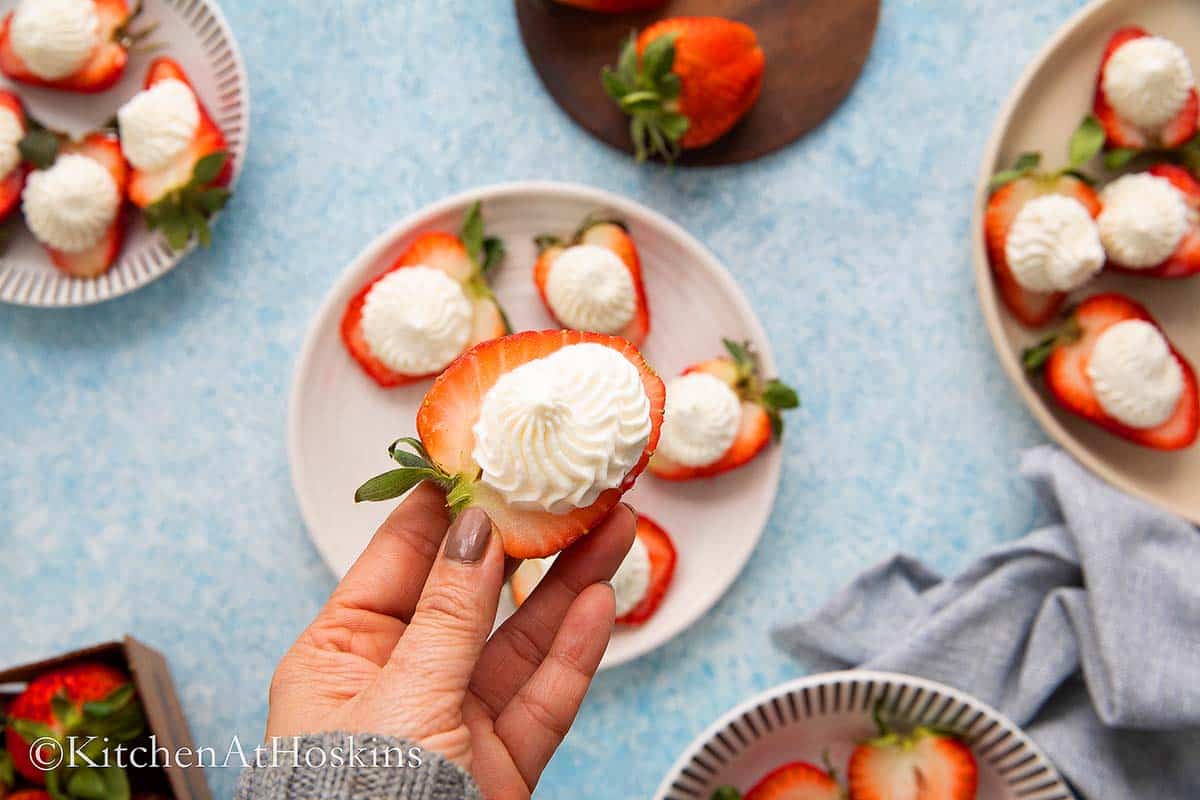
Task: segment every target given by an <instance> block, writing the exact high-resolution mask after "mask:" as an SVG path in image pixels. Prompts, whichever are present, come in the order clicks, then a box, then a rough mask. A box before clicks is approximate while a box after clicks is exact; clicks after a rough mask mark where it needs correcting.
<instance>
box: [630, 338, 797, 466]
mask: <svg viewBox="0 0 1200 800" xmlns="http://www.w3.org/2000/svg"><path fill="white" fill-rule="evenodd" d="M725 348H726V350H727V351H728V353H729V355H727V356H721V357H719V358H714V359H711V360H709V361H705V362H702V363H700V364H696V365H695V366H692V367H688V368H687V369H686V370H684V372H683V375H682V376H681V377H679V378H676V379H674V380H673V381H671V383H670V384H669V385H668V386H667V405H666V414H665V419H664V421H663V430H662V437H661V439H660V441H659V445H658V450H657V452H655V454H654V458H652V459H651V460H650V471H651V472H652V473H653V474H654V475H655V476H657V477H659V478H665V479H667V480H676V481H681V480H690V479H692V478H705V477H709V476H712V475H719V474H721V473H722V472H728V471H729V470H731V469H736V468H737V467H740V466H742V465H743V464H746V463H748V462H749V461H750V460H751V459H753V458H754V457H755V456H756V455H758V454H759V453H760V452H762V450H763V449H764V448H765V447H766V446H767V444H768V443H769V442H770V441H771V440H772V439H773V438H774V439H778V438H779V437H780V436H782V435H783V416H782V412H783V411H785V410H787V409H790V408H796V407H797V406H799V405H800V399H799V397H798V396H797V395H796V392H795V390H794V389H792V388H791V387H789V386H787V385H786V384H784V383H783V382H782V381H779V380H777V379H774V378H771V379H766V378H764V377H763V375H762V373H761V370H760V368H759V363H758V357H757V356H756V355H755V354H754V352H753V351H752V350H750V347H749V345H745V344H738V343H737V342H734V341H731V340H729V339H726V340H725Z"/></svg>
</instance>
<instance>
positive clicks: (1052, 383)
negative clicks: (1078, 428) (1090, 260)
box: [1024, 294, 1200, 450]
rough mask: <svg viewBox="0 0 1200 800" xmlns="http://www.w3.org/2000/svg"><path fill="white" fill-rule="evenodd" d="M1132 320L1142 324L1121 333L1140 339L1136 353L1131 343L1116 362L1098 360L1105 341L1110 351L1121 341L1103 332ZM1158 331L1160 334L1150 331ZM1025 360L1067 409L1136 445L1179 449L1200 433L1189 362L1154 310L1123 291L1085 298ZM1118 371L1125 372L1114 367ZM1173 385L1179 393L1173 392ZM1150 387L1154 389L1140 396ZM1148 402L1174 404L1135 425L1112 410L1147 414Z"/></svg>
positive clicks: (1198, 397)
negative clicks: (1108, 339)
mask: <svg viewBox="0 0 1200 800" xmlns="http://www.w3.org/2000/svg"><path fill="white" fill-rule="evenodd" d="M1131 321H1136V322H1140V323H1143V324H1142V325H1138V326H1125V327H1124V329H1123V330H1122V331H1121V333H1122V334H1125V333H1128V334H1132V335H1133V336H1135V337H1138V338H1134V339H1132V340H1131V341H1133V342H1139V343H1141V345H1142V346H1141V347H1140V349H1138V350H1137V351H1134V353H1133V354H1132V355H1131V353H1130V350H1131V349H1132V348H1130V346H1129V345H1125V346H1123V347H1122V349H1121V350H1120V351H1117V352H1116V353H1115V362H1116V363H1115V364H1114V363H1112V362H1111V361H1110V359H1109V358H1108V357H1107V356H1106V357H1105V358H1104V359H1103V361H1101V360H1099V359H1097V358H1096V354H1097V345H1098V344H1102V343H1103V344H1104V348H1105V350H1107V349H1108V348H1110V347H1111V346H1112V345H1114V344H1118V345H1119V344H1121V342H1120V341H1116V342H1107V343H1104V337H1105V336H1106V334H1108V333H1110V332H1113V331H1114V329H1115V328H1116V327H1117V326H1121V325H1123V324H1124V323H1128V322H1131ZM1147 326H1152V328H1151V327H1147ZM1154 330H1157V331H1158V333H1159V334H1160V335H1161V337H1162V338H1161V339H1159V338H1158V337H1156V336H1154V335H1153V331H1154ZM1135 356H1136V357H1135ZM1024 363H1025V367H1026V368H1027V369H1028V370H1030V371H1032V372H1036V371H1039V370H1041V371H1042V372H1043V373H1044V375H1045V380H1046V387H1047V389H1048V390H1049V391H1050V394H1051V396H1052V397H1053V398H1054V400H1055V401H1056V402H1057V403H1058V404H1059V405H1060V406H1061V407H1062V408H1064V409H1066V410H1067V411H1069V412H1071V413H1072V414H1075V415H1077V416H1079V417H1082V418H1083V419H1086V420H1088V421H1089V422H1092V423H1094V424H1095V425H1098V426H1100V427H1101V428H1104V429H1105V430H1107V431H1109V432H1111V433H1114V434H1116V435H1117V436H1120V437H1122V438H1124V439H1127V440H1129V441H1131V442H1133V443H1134V444H1138V445H1141V446H1143V447H1148V448H1151V449H1155V450H1181V449H1184V448H1186V447H1189V446H1191V445H1192V444H1193V443H1194V442H1195V441H1196V438H1197V434H1198V433H1200V392H1198V391H1197V385H1196V374H1195V372H1194V370H1193V369H1192V365H1191V364H1190V363H1188V360H1187V359H1186V358H1184V356H1183V354H1182V353H1180V352H1179V351H1178V350H1176V349H1175V348H1174V347H1172V346H1171V345H1170V342H1169V341H1167V340H1166V336H1165V334H1163V333H1162V330H1161V328H1160V327H1159V326H1158V323H1157V322H1155V320H1154V318H1153V317H1151V316H1150V313H1149V312H1148V311H1146V309H1145V308H1143V307H1142V306H1141V305H1139V304H1138V303H1137V302H1135V301H1133V300H1131V299H1129V298H1128V297H1125V296H1123V295H1119V294H1101V295H1096V296H1094V297H1091V298H1088V299H1087V300H1085V301H1084V302H1083V303H1081V304H1080V305H1079V306H1078V307H1077V308H1076V309H1075V310H1074V311H1073V312H1072V313H1071V315H1070V317H1069V318H1068V319H1067V322H1066V324H1064V325H1063V327H1062V328H1061V329H1060V330H1059V331H1057V332H1056V333H1054V334H1052V335H1051V336H1049V337H1048V338H1047V339H1045V340H1044V341H1043V342H1041V343H1040V344H1038V345H1037V346H1036V347H1033V348H1031V349H1029V350H1028V351H1026V353H1025V355H1024ZM1175 365H1177V366H1175ZM1118 369H1121V370H1124V371H1125V374H1124V375H1122V374H1121V373H1119V372H1114V370H1118ZM1098 380H1099V381H1100V383H1099V384H1098V383H1097V381H1098ZM1172 384H1173V385H1174V386H1173V388H1174V390H1177V391H1170V392H1169V393H1168V389H1171V388H1172ZM1163 386H1166V387H1167V388H1166V389H1164V388H1161V387H1163ZM1146 391H1152V392H1153V394H1150V395H1143V394H1140V393H1141V392H1146ZM1131 392H1135V393H1139V394H1131ZM1106 396H1107V397H1108V399H1107V400H1106ZM1176 396H1177V397H1178V399H1177V400H1175V399H1174V398H1175V397H1176ZM1134 401H1137V404H1136V405H1133V403H1134ZM1171 401H1174V402H1173V404H1170V403H1171ZM1151 403H1153V404H1161V403H1168V404H1169V405H1167V406H1166V408H1165V410H1166V414H1167V418H1166V419H1165V421H1162V422H1158V420H1157V419H1152V420H1149V421H1150V422H1154V423H1157V424H1152V425H1144V424H1142V422H1145V421H1144V420H1143V421H1142V422H1139V424H1138V425H1132V424H1129V423H1128V422H1126V421H1122V420H1120V419H1117V418H1116V416H1114V413H1116V414H1144V413H1147V412H1146V411H1145V410H1144V407H1145V406H1146V405H1148V404H1151ZM1123 409H1128V410H1123ZM1159 416H1162V414H1161V412H1160V414H1159ZM1130 421H1137V420H1133V419H1131V420H1130Z"/></svg>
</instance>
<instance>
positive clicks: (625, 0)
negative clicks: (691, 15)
mask: <svg viewBox="0 0 1200 800" xmlns="http://www.w3.org/2000/svg"><path fill="white" fill-rule="evenodd" d="M558 2H559V3H562V4H563V5H565V6H574V7H575V8H582V9H585V10H587V11H599V12H600V13H602V14H625V13H628V12H630V11H648V10H650V9H652V8H658V7H659V6H664V5H666V4H667V0H558Z"/></svg>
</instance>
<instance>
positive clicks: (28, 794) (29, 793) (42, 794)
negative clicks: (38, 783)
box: [4, 789, 52, 800]
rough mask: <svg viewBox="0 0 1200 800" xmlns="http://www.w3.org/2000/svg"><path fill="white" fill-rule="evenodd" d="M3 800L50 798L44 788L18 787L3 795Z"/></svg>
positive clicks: (47, 799)
mask: <svg viewBox="0 0 1200 800" xmlns="http://www.w3.org/2000/svg"><path fill="white" fill-rule="evenodd" d="M4 800H52V798H51V797H50V793H49V792H47V791H46V790H45V789H20V790H18V791H15V792H13V793H12V794H9V795H4Z"/></svg>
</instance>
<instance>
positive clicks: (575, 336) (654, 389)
mask: <svg viewBox="0 0 1200 800" xmlns="http://www.w3.org/2000/svg"><path fill="white" fill-rule="evenodd" d="M584 343H594V344H600V345H603V346H605V347H610V348H612V349H613V350H616V351H617V352H618V353H620V354H621V355H623V356H624V357H625V358H627V359H628V360H629V361H630V363H632V364H633V365H634V366H636V367H637V368H638V371H639V372H640V374H641V378H642V384H643V386H644V388H645V390H646V396H647V398H648V399H649V401H650V423H651V430H650V437H649V439H648V440H647V442H646V447H645V449H644V450H643V452H642V457H641V458H640V459H639V460H638V462H637V463H636V464H635V465H634V467H633V468H632V469H631V470H630V471H629V472H628V473H627V474H626V476H625V479H624V481H623V482H622V483H621V485H620V486H619V487H617V488H614V489H609V490H607V491H605V492H602V493H601V494H600V496H599V497H598V498H597V499H596V501H595V502H594V503H592V504H591V505H590V506H588V507H586V508H580V509H576V510H574V511H571V512H569V513H566V514H554V513H550V512H548V511H540V510H533V511H530V510H525V509H518V508H514V507H512V506H510V505H509V504H508V503H507V502H505V500H504V497H503V495H501V494H500V493H499V492H498V491H496V490H495V489H492V488H491V487H489V486H488V485H487V484H485V483H483V482H482V481H480V480H478V478H479V474H480V469H479V466H478V465H477V464H476V463H475V462H474V460H473V458H472V453H473V452H474V449H475V433H474V431H473V430H472V429H473V427H474V425H475V422H476V421H477V420H478V418H479V413H480V409H481V407H482V405H483V401H484V398H485V396H486V395H487V393H488V391H489V390H490V389H491V388H492V386H494V385H495V383H496V381H497V380H499V379H500V376H502V375H504V374H506V373H508V372H511V371H512V370H514V369H516V368H517V367H519V366H521V365H522V364H526V363H528V362H530V361H533V360H534V359H538V358H544V357H546V356H548V355H550V354H552V353H554V352H556V351H557V350H560V349H561V348H563V347H568V346H570V345H575V344H584ZM665 398H666V393H665V391H664V389H663V384H662V381H661V380H660V379H659V377H658V376H657V375H655V374H654V372H653V370H651V369H650V367H649V366H647V364H646V361H645V359H643V358H642V355H641V353H639V352H638V350H637V348H636V347H634V346H633V345H632V344H630V343H629V342H627V341H626V340H624V339H621V338H619V337H616V336H604V335H602V334H598V333H582V332H580V331H566V330H562V331H526V332H525V333H518V334H513V335H511V336H505V337H504V338H502V339H492V340H491V341H487V342H484V343H482V344H478V345H476V346H475V347H473V348H471V349H470V350H468V351H467V352H466V353H464V354H463V355H462V356H460V357H459V358H458V360H456V361H455V362H453V363H452V364H451V365H450V366H448V367H447V368H446V370H445V371H444V372H443V373H442V374H441V375H439V376H438V377H437V379H436V380H435V381H434V382H433V386H431V387H430V389H429V392H428V393H426V395H425V399H424V400H423V401H422V403H421V408H420V411H418V412H417V434H418V435H419V436H420V440H419V441H418V440H416V439H401V440H399V441H397V442H396V443H395V444H393V445H392V447H391V449H390V453H391V455H392V458H394V459H395V460H396V461H397V462H398V463H399V464H400V465H401V469H398V470H393V471H392V472H389V473H385V474H384V475H381V476H379V477H377V478H374V479H372V480H370V481H368V482H367V483H365V484H364V485H363V486H362V487H361V488H360V489H359V490H358V493H357V494H356V496H355V499H356V500H359V501H361V500H387V499H391V498H393V497H399V496H400V495H401V494H403V493H404V492H407V491H408V490H409V489H411V488H412V487H413V486H415V485H416V484H417V483H420V482H421V481H422V480H432V481H434V482H435V483H438V484H439V485H441V486H442V487H443V488H444V489H445V490H446V491H447V497H446V502H447V504H448V505H449V506H450V509H451V511H452V512H453V513H457V512H459V511H461V510H462V509H463V508H466V507H468V506H478V507H480V508H482V509H483V510H484V511H486V512H487V514H488V516H489V517H491V520H492V525H493V529H494V530H495V531H497V532H498V533H499V534H500V537H501V538H502V539H503V540H504V551H505V552H506V553H507V554H508V555H510V556H513V557H515V558H540V557H542V556H547V555H550V554H552V553H556V552H558V551H559V550H562V549H563V548H564V547H566V546H567V545H569V544H570V543H571V542H573V541H575V540H576V539H578V538H579V537H580V536H583V535H584V534H585V533H587V532H588V531H590V530H591V529H592V528H593V527H594V526H595V525H596V524H597V523H599V522H600V521H601V520H602V519H604V517H605V516H606V515H607V514H608V512H609V511H611V510H612V508H613V506H615V505H616V504H617V501H618V500H620V499H621V496H622V495H623V494H624V493H625V492H626V491H628V490H629V489H630V488H632V486H633V484H634V482H635V481H636V480H637V477H638V475H640V474H641V472H642V470H643V469H644V468H645V466H646V462H647V461H648V460H649V459H650V455H651V454H652V453H653V452H654V448H655V447H656V446H657V444H658V434H659V428H660V427H661V426H662V414H663V404H664V401H665ZM402 445H404V446H408V447H410V448H412V449H413V450H414V451H415V455H414V453H410V452H407V451H405V450H403V449H402V448H401V446H402Z"/></svg>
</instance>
